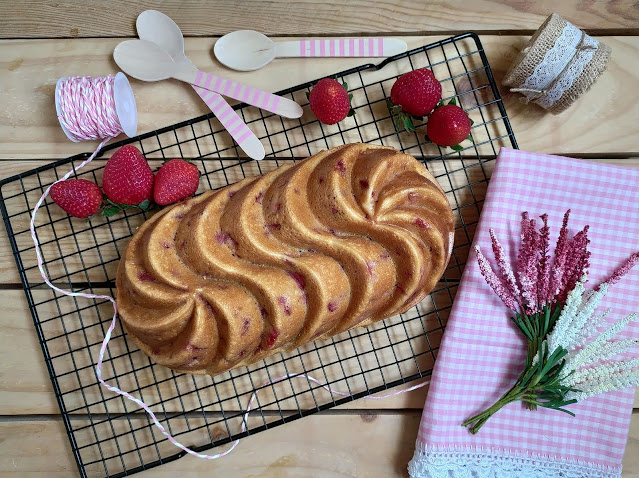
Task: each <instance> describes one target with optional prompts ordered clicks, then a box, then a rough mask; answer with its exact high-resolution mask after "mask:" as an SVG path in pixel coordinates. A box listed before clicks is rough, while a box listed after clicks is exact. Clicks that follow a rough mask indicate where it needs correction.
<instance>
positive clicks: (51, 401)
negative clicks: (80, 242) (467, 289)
mask: <svg viewBox="0 0 639 478" xmlns="http://www.w3.org/2000/svg"><path fill="white" fill-rule="evenodd" d="M98 292H99V293H108V292H107V291H104V290H98ZM33 297H34V301H35V302H36V303H38V302H43V301H46V300H49V302H46V303H43V304H41V305H39V306H38V312H39V317H40V320H41V321H43V320H45V319H48V318H54V320H48V321H47V322H43V323H42V331H43V335H44V336H45V337H46V339H47V349H48V351H49V355H50V356H51V357H52V360H51V366H52V368H53V369H54V371H55V374H56V375H57V376H58V377H59V378H58V386H59V390H60V393H61V394H62V397H63V400H64V403H65V407H66V409H67V410H68V411H69V412H71V413H74V414H86V413H105V412H106V411H107V410H108V412H109V413H118V412H122V411H124V410H125V407H126V410H128V411H129V412H130V413H135V412H136V411H138V408H137V407H136V406H135V405H133V404H131V403H129V402H127V404H126V405H124V402H122V401H121V400H120V399H119V398H117V396H116V395H115V394H112V393H111V392H108V391H107V390H105V389H104V388H102V386H100V385H99V384H98V382H97V379H96V377H95V371H94V364H95V362H96V361H97V355H98V350H99V348H100V344H101V342H102V339H103V338H104V330H105V329H106V327H107V326H108V321H109V320H110V314H111V313H112V311H111V307H110V305H109V304H108V303H105V304H103V305H101V306H100V307H99V313H100V317H98V309H95V308H92V307H90V302H89V301H87V300H85V299H79V302H78V307H82V308H83V310H82V312H81V316H79V315H78V314H77V313H74V312H73V311H74V310H75V308H76V306H75V305H74V301H73V299H70V298H61V299H59V300H58V301H57V302H54V301H51V298H52V297H53V295H52V294H51V293H50V292H49V291H34V293H33ZM436 297H441V301H442V303H439V304H438V308H440V309H443V308H444V305H445V304H444V302H445V303H446V304H448V307H449V306H450V299H449V298H448V294H445V295H444V294H439V295H437V296H436ZM0 303H2V304H5V305H4V307H5V308H4V311H3V314H2V315H1V316H0V363H2V364H3V373H2V375H0V415H18V414H22V415H24V414H56V413H59V408H58V404H57V402H56V399H55V395H54V394H53V390H52V387H51V382H50V378H49V375H48V373H47V369H46V367H45V363H44V359H43V356H42V351H41V348H40V344H39V342H38V338H37V334H36V330H35V327H34V325H33V321H32V319H31V315H30V313H29V311H28V307H27V303H26V299H25V297H24V293H23V292H22V291H19V290H0ZM87 307H88V308H87ZM431 309H432V306H431ZM49 310H50V311H49ZM420 311H422V313H425V312H426V311H427V301H425V303H423V304H422V305H420ZM411 314H412V312H409V313H408V314H407V317H408V318H410V317H411ZM446 314H447V311H446V310H443V311H442V312H440V317H441V318H442V320H445V315H446ZM423 320H424V323H425V324H426V328H427V329H428V330H430V333H429V340H430V343H431V346H432V347H437V346H438V344H439V340H440V339H441V335H442V333H441V330H434V329H435V328H438V327H439V326H438V322H437V319H436V317H434V316H432V317H430V318H428V317H427V318H424V319H423ZM101 322H102V325H101V326H100V325H99V324H100V323H101ZM418 322H419V321H418V320H413V321H409V322H407V323H406V324H405V325H400V324H399V322H398V321H397V320H396V319H394V320H392V319H391V320H389V321H387V327H388V329H387V331H388V333H387V334H386V332H384V333H383V334H375V335H374V336H369V335H368V333H367V332H366V331H367V330H370V331H372V330H376V329H378V328H379V327H380V326H381V324H376V325H374V326H372V327H371V328H369V329H361V330H359V331H354V332H353V333H352V336H353V339H352V340H351V339H349V335H347V334H342V335H341V336H337V337H336V339H335V341H336V342H335V343H336V345H334V346H333V345H332V342H331V341H320V342H317V343H316V344H315V345H309V346H306V347H302V348H300V349H299V350H298V351H299V352H302V353H303V355H300V356H297V357H296V358H290V359H289V360H288V362H287V366H286V368H285V367H284V365H283V364H282V362H281V358H279V357H275V358H273V359H269V360H268V363H269V368H268V372H266V371H265V370H263V369H262V368H261V367H262V364H256V365H255V366H252V367H251V370H252V372H251V376H250V377H249V376H247V375H246V374H245V370H246V369H240V370H238V371H236V372H234V373H233V379H232V380H231V379H230V377H231V375H229V374H223V375H221V376H219V377H218V378H217V379H216V384H215V386H213V385H212V382H211V380H210V378H209V377H205V376H195V377H192V376H190V375H183V376H179V377H177V378H173V375H172V373H171V372H170V370H168V369H166V368H164V367H158V366H156V367H154V368H153V369H151V368H150V367H149V361H148V359H147V358H146V356H145V355H144V354H142V352H140V351H139V350H138V349H137V347H136V346H135V345H133V344H132V343H131V342H130V340H128V339H124V338H123V337H122V332H121V328H120V327H119V325H118V327H117V328H116V330H115V332H114V338H113V339H112V340H111V342H110V343H109V348H108V351H107V355H106V360H105V364H104V368H103V370H104V377H105V380H107V382H112V383H114V382H115V381H116V380H115V379H114V378H113V376H114V374H117V375H118V384H119V387H120V388H122V389H123V390H127V391H129V392H132V393H133V394H134V395H136V396H140V395H142V396H143V397H144V400H145V401H146V402H147V403H149V404H153V403H159V402H164V403H163V404H162V405H161V406H159V407H154V408H158V411H160V412H162V411H164V410H166V411H180V410H184V409H187V410H193V409H196V410H197V409H202V406H203V405H206V406H205V407H204V409H205V410H206V411H213V412H220V411H221V410H222V409H223V410H224V411H226V412H229V411H230V410H237V409H239V407H240V406H241V407H245V406H246V404H247V403H248V400H249V399H250V395H251V392H252V391H253V389H254V387H257V386H260V385H262V384H263V383H265V382H266V381H267V380H273V379H275V378H276V377H278V376H282V375H285V374H287V373H302V372H304V371H308V373H309V375H310V376H312V377H314V378H316V379H318V380H320V381H321V382H323V383H328V382H329V381H330V382H331V383H332V385H331V387H332V388H333V390H336V391H338V392H339V391H344V392H348V390H349V389H350V390H351V391H352V392H353V393H355V392H358V391H362V390H366V388H365V387H366V385H365V384H364V382H363V380H362V378H361V374H362V370H364V371H366V372H365V374H364V375H365V377H366V380H367V382H366V383H367V385H368V386H369V387H371V388H372V387H374V386H379V385H382V384H383V383H384V382H383V380H385V381H386V382H390V381H392V380H397V379H399V378H401V373H403V374H404V376H409V375H411V374H414V373H416V370H417V369H416V366H415V363H419V364H420V367H422V370H426V369H428V368H432V364H433V361H432V358H431V356H430V354H429V355H427V356H424V355H422V356H420V357H418V358H417V359H413V358H412V356H413V354H420V353H422V352H423V351H424V350H427V347H428V346H427V344H426V340H425V339H424V340H423V341H422V340H412V341H411V344H412V349H411V348H410V346H409V345H408V343H406V342H401V343H399V342H400V341H404V340H405V338H406V336H407V335H408V336H410V337H416V336H419V337H421V336H423V335H424V332H423V330H424V329H423V328H422V326H421V324H419V323H418ZM393 324H397V325H393ZM420 334H421V335H420ZM55 337H59V338H55ZM371 341H374V342H375V343H376V344H377V346H378V348H379V349H380V350H379V351H378V352H375V353H374V352H372V351H370V349H371ZM391 343H393V344H394V345H392V346H391V345H390V344H391ZM87 344H90V346H88V347H87ZM16 350H20V353H16ZM71 351H72V352H71ZM305 351H310V352H311V353H304V352H305ZM356 351H357V353H358V354H359V355H360V356H359V359H357V360H356V359H355V358H352V356H353V355H354V354H355V353H356ZM296 355H297V352H292V353H291V354H289V356H290V357H295V356H296ZM129 356H130V358H129ZM118 357H119V358H118ZM401 359H405V360H403V361H401V362H400V363H399V365H396V362H398V361H399V360H401ZM408 359H410V360H408ZM337 360H340V361H341V362H340V363H337ZM320 365H323V367H320ZM134 369H135V373H132V370H134ZM380 369H381V372H380ZM355 374H359V375H360V377H359V378H358V377H353V375H355ZM382 375H383V377H382ZM345 376H348V377H350V378H348V380H345V379H344V377H345ZM156 382H157V383H159V385H158V386H156V385H155V384H156ZM347 382H348V383H347ZM417 383H419V382H412V383H410V385H415V384H417ZM195 385H197V386H198V387H199V388H200V393H199V395H201V396H198V394H197V393H196V392H195ZM318 387H319V386H318V385H316V384H311V383H310V382H308V381H307V379H305V378H301V377H300V378H294V379H292V380H291V381H287V380H285V381H283V382H282V383H279V384H276V385H275V386H274V387H270V388H267V389H265V390H264V391H263V392H261V393H260V395H259V400H260V403H261V405H262V408H263V409H264V410H271V411H278V410H279V409H282V410H297V409H298V407H300V408H302V409H304V410H306V409H312V408H314V407H315V401H317V402H319V403H326V402H327V401H330V400H331V395H330V394H329V392H327V391H325V390H323V389H321V388H318ZM401 388H402V387H398V388H394V389H392V390H391V391H389V392H382V393H380V394H378V395H385V394H388V393H391V392H395V391H398V390H400V389H401ZM404 388H406V387H404ZM138 390H141V391H138ZM426 391H427V389H426V388H423V389H419V390H415V391H413V392H411V393H407V394H404V395H400V396H393V397H389V398H386V399H384V400H366V399H362V400H358V401H353V402H349V403H347V404H345V405H343V406H342V407H343V408H345V409H359V408H361V409H370V408H386V409H403V408H415V409H420V408H422V406H423V404H424V399H425V396H426ZM293 393H295V394H296V397H295V398H286V397H291V396H292V395H293ZM215 394H217V395H215ZM275 394H277V400H278V402H279V403H275V399H276V395H275ZM236 395H239V396H240V398H238V399H232V400H231V398H232V397H235V396H236ZM216 396H219V398H217V399H216ZM334 398H335V400H338V399H340V398H341V396H339V395H335V397H334ZM105 401H106V403H107V407H106V408H105V406H104V402H105ZM220 402H221V404H220ZM210 403H212V405H209V404H210Z"/></svg>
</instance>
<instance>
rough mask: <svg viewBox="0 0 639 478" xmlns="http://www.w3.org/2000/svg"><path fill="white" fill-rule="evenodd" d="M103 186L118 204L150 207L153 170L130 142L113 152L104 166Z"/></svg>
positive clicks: (111, 199) (108, 195)
mask: <svg viewBox="0 0 639 478" xmlns="http://www.w3.org/2000/svg"><path fill="white" fill-rule="evenodd" d="M102 188H103V189H104V193H105V194H106V196H107V198H109V200H110V201H111V202H112V203H114V205H116V206H117V205H125V206H126V205H128V206H140V207H142V208H143V209H146V207H148V204H149V202H150V200H151V198H152V197H153V171H151V167H150V166H149V164H148V163H147V162H146V159H145V158H144V156H142V153H141V152H140V150H139V149H138V148H136V147H135V146H133V145H130V144H129V145H127V146H122V147H121V148H120V149H118V150H117V151H116V152H115V153H113V155H112V156H111V157H110V158H109V160H108V161H107V163H106V166H104V175H103V176H102ZM145 206H146V207H145Z"/></svg>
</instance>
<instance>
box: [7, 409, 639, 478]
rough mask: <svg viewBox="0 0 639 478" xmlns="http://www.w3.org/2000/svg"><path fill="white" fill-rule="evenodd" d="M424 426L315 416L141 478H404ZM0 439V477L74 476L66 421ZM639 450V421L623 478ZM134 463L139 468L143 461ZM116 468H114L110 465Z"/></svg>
mask: <svg viewBox="0 0 639 478" xmlns="http://www.w3.org/2000/svg"><path fill="white" fill-rule="evenodd" d="M419 418H420V413H419V412H415V411H413V412H407V413H403V414H391V415H385V414H378V413H376V412H374V411H372V412H370V413H365V414H361V415H360V414H350V413H349V414H346V415H330V414H321V415H316V416H312V417H307V418H305V419H303V420H298V421H295V422H292V423H289V424H286V425H283V426H281V427H277V428H274V429H272V430H269V431H266V432H263V433H259V434H257V435H255V436H251V437H247V438H245V439H243V440H242V441H241V442H240V444H239V445H238V447H237V448H236V449H235V450H234V451H233V452H231V453H230V454H229V455H227V456H225V457H224V458H221V459H219V460H214V461H209V460H199V459H197V458H193V457H191V456H186V457H184V458H181V459H179V460H177V461H174V462H171V463H167V464H165V465H162V466H160V467H158V468H153V469H151V470H148V471H145V472H142V473H140V474H139V475H136V476H139V477H140V478H145V477H148V478H150V477H154V478H165V477H166V478H170V477H171V478H172V477H175V476H180V477H185V478H187V477H197V476H202V474H205V473H206V474H207V475H211V476H213V475H214V476H229V477H231V476H232V477H234V478H256V477H258V476H259V477H260V478H293V477H299V476H308V477H314V478H343V477H367V478H369V477H370V478H395V477H405V476H407V474H406V466H407V464H408V461H409V460H410V459H411V458H412V454H413V450H414V440H415V437H416V436H417V430H418V427H419ZM132 421H133V422H134V424H135V425H137V424H138V423H140V424H141V425H144V424H146V422H145V421H139V420H137V419H133V420H132ZM0 437H2V438H1V439H0V474H1V475H2V476H5V477H26V476H39V475H42V474H43V473H46V476H47V477H52V478H58V477H60V478H62V477H68V476H77V468H76V465H75V462H74V461H73V458H72V455H71V449H70V447H69V444H68V440H67V437H66V432H65V430H64V427H63V425H62V423H61V421H59V420H51V421H40V420H34V421H31V420H30V421H19V420H18V421H9V422H0ZM160 446H161V447H162V449H164V450H167V449H168V450H170V448H165V446H170V445H167V444H166V443H165V444H164V446H163V445H160ZM638 447H639V414H634V415H633V417H632V422H631V425H630V433H629V437H628V446H627V448H626V454H625V456H624V460H623V471H622V475H621V476H622V477H623V478H639V459H638V455H637V453H636V451H637V448H638ZM34 450H37V453H34ZM105 451H106V450H105ZM220 451H221V450H220ZM85 453H87V452H86V451H85ZM95 458H99V454H97V453H96V457H95ZM143 458H144V457H143ZM149 458H151V455H150V454H149ZM87 461H88V460H87ZM136 461H137V463H138V464H139V459H137V460H136ZM111 464H112V466H113V465H114V463H113V461H112V462H111ZM88 472H89V474H90V475H91V474H95V475H98V474H104V468H102V467H100V465H99V464H94V465H89V470H88ZM100 472H101V473H100Z"/></svg>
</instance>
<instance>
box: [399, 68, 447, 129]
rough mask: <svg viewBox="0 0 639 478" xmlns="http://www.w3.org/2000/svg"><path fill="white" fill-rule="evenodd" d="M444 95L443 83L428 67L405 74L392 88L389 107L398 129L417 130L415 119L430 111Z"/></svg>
mask: <svg viewBox="0 0 639 478" xmlns="http://www.w3.org/2000/svg"><path fill="white" fill-rule="evenodd" d="M441 97H442V85H441V84H440V83H439V81H437V79H436V78H435V75H433V72H432V71H430V70H429V69H428V68H420V69H419V70H414V71H410V72H408V73H405V74H403V75H402V76H400V77H399V78H397V81H395V83H394V84H393V87H392V88H391V95H390V102H389V107H390V109H391V112H393V113H395V114H396V115H397V116H396V117H395V124H396V126H397V129H398V130H402V129H404V130H406V131H415V125H414V124H413V119H422V118H423V117H424V116H426V115H427V114H428V113H430V112H431V111H432V110H433V108H434V107H435V105H436V104H437V102H438V101H439V100H440V99H441Z"/></svg>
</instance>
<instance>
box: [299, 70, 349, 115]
mask: <svg viewBox="0 0 639 478" xmlns="http://www.w3.org/2000/svg"><path fill="white" fill-rule="evenodd" d="M347 90H348V85H347V84H346V83H342V84H340V83H339V82H338V81H337V80H334V79H332V78H324V79H322V80H320V81H318V82H317V84H316V85H315V86H314V87H313V89H312V90H311V92H310V94H309V95H308V102H309V103H310V105H311V110H312V111H313V113H314V114H315V116H316V117H317V119H318V120H320V121H321V122H322V123H324V124H335V123H339V122H340V121H342V120H343V119H344V118H346V117H347V116H352V115H353V114H355V113H354V111H353V109H352V108H351V99H352V98H353V95H351V94H349V93H348V91H347Z"/></svg>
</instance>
